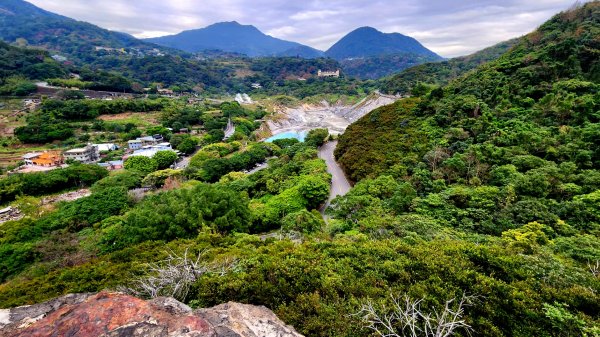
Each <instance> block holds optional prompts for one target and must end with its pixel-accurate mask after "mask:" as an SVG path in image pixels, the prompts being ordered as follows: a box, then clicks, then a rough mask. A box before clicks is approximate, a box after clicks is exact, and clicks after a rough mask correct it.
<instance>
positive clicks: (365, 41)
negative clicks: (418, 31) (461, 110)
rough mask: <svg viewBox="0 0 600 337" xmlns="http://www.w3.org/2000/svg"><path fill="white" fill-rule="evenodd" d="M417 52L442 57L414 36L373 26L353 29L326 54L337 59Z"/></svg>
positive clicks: (437, 57) (417, 53)
mask: <svg viewBox="0 0 600 337" xmlns="http://www.w3.org/2000/svg"><path fill="white" fill-rule="evenodd" d="M400 53H407V54H416V55H423V56H428V57H431V58H435V59H440V60H441V59H442V58H441V57H440V56H439V55H437V54H436V53H434V52H432V51H431V50H429V49H427V48H425V47H424V46H423V45H422V44H421V43H419V41H417V40H415V39H414V38H412V37H410V36H406V35H402V34H399V33H391V34H386V33H382V32H380V31H378V30H377V29H375V28H372V27H361V28H358V29H355V30H353V31H352V32H350V33H348V34H347V35H346V36H344V37H343V38H342V39H341V40H339V41H338V42H337V43H335V44H334V45H333V46H331V48H329V49H328V50H327V51H326V52H325V55H327V56H329V57H331V58H334V59H336V60H343V59H348V58H357V57H369V56H379V55H391V54H400Z"/></svg>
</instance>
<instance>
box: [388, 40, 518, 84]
mask: <svg viewBox="0 0 600 337" xmlns="http://www.w3.org/2000/svg"><path fill="white" fill-rule="evenodd" d="M517 43H519V39H518V38H517V39H512V40H508V41H504V42H501V43H498V44H496V45H494V46H491V47H489V48H486V49H483V50H481V51H478V52H476V53H474V54H471V55H468V56H461V57H456V58H453V59H450V60H447V61H442V62H429V63H425V64H420V65H417V66H414V67H411V68H408V69H406V70H404V71H402V72H400V73H398V74H396V75H394V76H391V77H388V78H384V79H381V82H382V85H381V91H382V92H385V93H388V94H397V93H400V94H408V93H410V92H411V90H412V89H413V88H414V87H415V86H416V85H417V84H419V83H422V84H428V85H436V86H439V85H444V84H447V83H448V82H449V81H450V80H452V79H455V78H457V77H459V76H461V75H463V74H464V73H466V72H468V71H469V70H473V69H475V68H477V67H478V66H480V65H481V64H483V63H486V62H489V61H493V60H496V59H497V58H499V57H500V56H501V55H502V54H504V53H506V52H507V51H508V50H509V49H510V48H512V47H513V46H515V45H516V44H517Z"/></svg>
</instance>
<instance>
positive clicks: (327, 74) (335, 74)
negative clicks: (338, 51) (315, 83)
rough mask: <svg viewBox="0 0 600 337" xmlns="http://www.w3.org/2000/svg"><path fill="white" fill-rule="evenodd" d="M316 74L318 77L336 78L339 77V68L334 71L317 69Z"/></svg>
mask: <svg viewBox="0 0 600 337" xmlns="http://www.w3.org/2000/svg"><path fill="white" fill-rule="evenodd" d="M317 76H318V77H335V78H338V77H340V70H339V69H338V70H336V71H322V70H321V69H319V71H317Z"/></svg>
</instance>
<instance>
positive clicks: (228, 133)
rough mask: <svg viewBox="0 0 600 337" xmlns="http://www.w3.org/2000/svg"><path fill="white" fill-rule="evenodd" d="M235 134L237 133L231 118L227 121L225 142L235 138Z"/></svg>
mask: <svg viewBox="0 0 600 337" xmlns="http://www.w3.org/2000/svg"><path fill="white" fill-rule="evenodd" d="M234 133H235V126H234V125H233V122H232V121H231V118H229V120H228V121H227V127H226V128H225V137H224V138H223V140H227V139H229V138H231V136H233V134H234Z"/></svg>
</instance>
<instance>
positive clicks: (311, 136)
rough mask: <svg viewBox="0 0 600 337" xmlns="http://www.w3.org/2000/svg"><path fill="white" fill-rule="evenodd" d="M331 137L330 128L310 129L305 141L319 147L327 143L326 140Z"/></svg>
mask: <svg viewBox="0 0 600 337" xmlns="http://www.w3.org/2000/svg"><path fill="white" fill-rule="evenodd" d="M327 137H329V130H327V129H314V130H310V131H309V132H308V134H307V135H306V138H305V139H304V142H305V143H306V144H308V145H309V146H314V147H319V146H321V145H323V144H325V140H326V139H327Z"/></svg>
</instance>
